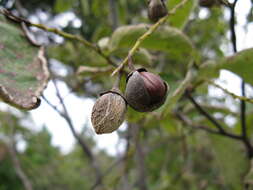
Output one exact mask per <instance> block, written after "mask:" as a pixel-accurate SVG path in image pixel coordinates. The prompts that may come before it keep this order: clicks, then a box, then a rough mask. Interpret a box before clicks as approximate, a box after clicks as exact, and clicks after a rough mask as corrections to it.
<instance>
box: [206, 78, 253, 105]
mask: <svg viewBox="0 0 253 190" xmlns="http://www.w3.org/2000/svg"><path fill="white" fill-rule="evenodd" d="M207 82H208V83H209V84H211V85H212V86H215V87H216V88H219V89H221V90H222V91H223V92H225V93H226V94H229V95H230V96H232V97H233V98H234V99H238V100H241V101H245V102H249V103H251V104H253V99H251V98H247V97H245V93H244V96H238V95H236V94H234V93H233V92H230V91H228V90H227V89H225V88H223V87H222V86H220V85H218V84H216V83H214V82H213V81H210V80H208V81H207Z"/></svg>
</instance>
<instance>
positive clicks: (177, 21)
mask: <svg viewBox="0 0 253 190" xmlns="http://www.w3.org/2000/svg"><path fill="white" fill-rule="evenodd" d="M178 3H179V1H178V0H169V1H167V7H168V8H169V11H170V10H171V9H173V8H174V7H175V6H176V5H177V4H178ZM196 5H197V1H196V0H188V2H187V3H186V4H185V5H184V6H183V7H182V8H180V9H178V10H177V11H176V13H175V14H174V15H171V16H170V17H169V19H168V21H169V23H170V25H171V26H173V27H176V28H181V29H182V28H184V26H185V24H186V23H187V21H188V19H189V17H190V14H191V13H192V11H193V9H194V8H195V7H196Z"/></svg>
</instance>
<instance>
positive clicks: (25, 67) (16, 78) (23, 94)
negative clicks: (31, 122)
mask: <svg viewBox="0 0 253 190" xmlns="http://www.w3.org/2000/svg"><path fill="white" fill-rule="evenodd" d="M0 34H1V35H0V98H1V99H2V100H3V101H4V102H6V103H8V104H10V105H12V106H15V107H17V108H19V109H25V110H30V109H34V108H37V107H38V106H39V104H40V99H39V96H40V95H41V93H42V91H43V89H44V88H45V87H46V85H47V82H48V79H49V71H48V68H47V61H46V59H45V56H44V48H43V47H37V46H35V45H33V44H32V43H31V42H30V41H28V39H27V37H26V35H25V34H24V32H23V31H22V30H21V29H20V28H19V27H18V26H16V25H14V24H13V23H12V22H11V21H8V20H6V19H5V18H4V17H3V16H0Z"/></svg>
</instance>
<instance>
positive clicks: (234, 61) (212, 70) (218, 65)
mask: <svg viewBox="0 0 253 190" xmlns="http://www.w3.org/2000/svg"><path fill="white" fill-rule="evenodd" d="M252 64H253V48H250V49H246V50H243V51H240V52H238V53H236V54H234V55H232V56H229V57H225V58H222V59H220V60H217V61H208V62H206V63H205V64H203V65H202V66H201V67H202V71H201V75H202V76H203V77H210V76H214V75H216V74H217V73H218V71H219V70H220V69H227V70H229V71H231V72H233V73H235V74H237V75H239V76H240V77H242V78H243V79H244V80H245V82H247V83H251V84H253V77H252V72H253V70H252V68H253V67H252ZM215 77H216V76H215Z"/></svg>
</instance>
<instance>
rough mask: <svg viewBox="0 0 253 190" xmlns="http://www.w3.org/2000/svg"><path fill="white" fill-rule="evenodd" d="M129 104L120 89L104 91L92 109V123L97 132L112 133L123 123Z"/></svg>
mask: <svg viewBox="0 0 253 190" xmlns="http://www.w3.org/2000/svg"><path fill="white" fill-rule="evenodd" d="M126 109H127V104H126V101H125V99H124V98H123V96H122V95H121V93H120V91H119V90H118V89H115V88H113V89H112V90H110V91H108V92H105V93H103V94H102V95H101V96H100V98H98V100H97V101H96V103H95V105H94V106H93V109H92V114H91V123H92V125H93V127H94V129H95V131H96V133H97V134H103V133H112V132H113V131H115V130H116V129H118V128H119V126H120V125H121V124H122V122H123V121H124V118H125V113H126Z"/></svg>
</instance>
